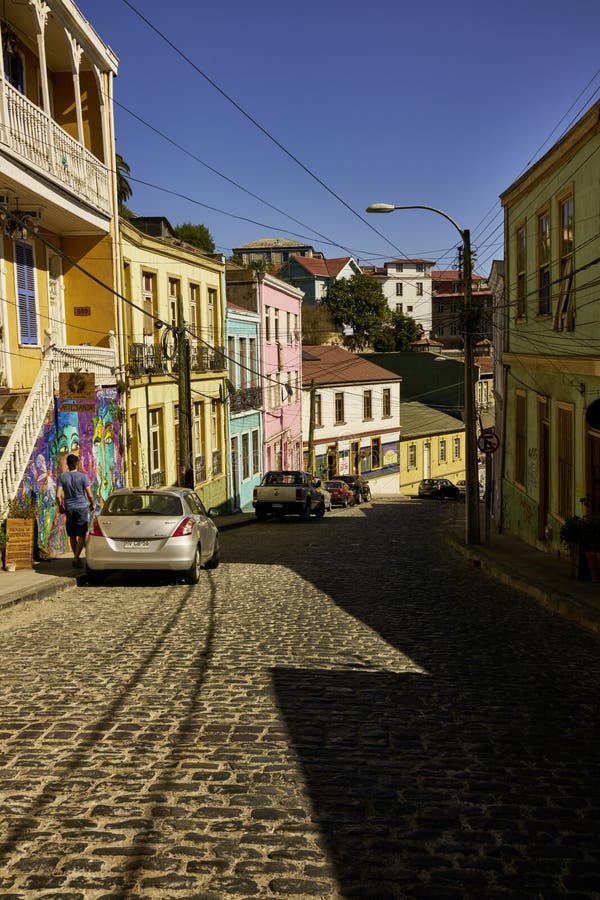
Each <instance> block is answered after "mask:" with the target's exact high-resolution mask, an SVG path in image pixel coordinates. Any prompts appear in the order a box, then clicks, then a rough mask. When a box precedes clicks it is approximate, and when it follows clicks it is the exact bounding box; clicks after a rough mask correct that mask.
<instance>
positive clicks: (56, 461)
mask: <svg viewBox="0 0 600 900" xmlns="http://www.w3.org/2000/svg"><path fill="white" fill-rule="evenodd" d="M90 406H94V404H85V405H83V407H79V408H78V406H77V404H75V403H73V404H67V403H61V402H60V401H59V400H58V399H57V400H56V402H55V406H54V409H53V410H52V411H51V412H50V413H49V414H48V417H47V419H46V422H45V424H44V427H43V429H42V434H41V435H40V437H39V438H38V441H37V443H36V446H35V450H34V452H33V454H32V457H31V461H30V463H29V466H28V469H27V472H26V474H25V477H24V478H23V481H22V482H21V485H20V488H19V491H18V494H17V500H18V501H20V502H24V501H26V500H27V499H35V501H36V503H37V510H38V515H37V546H38V548H39V551H40V552H41V553H42V554H43V555H44V556H46V557H53V556H56V555H57V554H59V553H64V552H66V551H67V550H68V547H69V542H68V538H67V536H66V532H65V522H64V516H60V515H59V514H58V509H57V506H56V479H57V478H58V476H59V475H60V473H61V472H64V471H66V468H67V463H66V459H67V456H68V455H69V453H76V454H77V455H78V456H79V468H80V470H81V471H82V472H85V474H86V475H87V476H88V478H89V480H90V485H91V488H92V493H93V495H94V498H95V501H96V509H99V508H100V506H101V505H102V503H103V502H104V500H106V498H107V497H108V495H109V494H110V492H111V491H112V490H114V489H115V488H118V487H122V484H123V466H122V456H121V445H120V439H119V438H120V420H119V395H118V392H117V390H116V389H109V388H105V389H102V390H97V391H96V403H95V409H90V408H89V407H90Z"/></svg>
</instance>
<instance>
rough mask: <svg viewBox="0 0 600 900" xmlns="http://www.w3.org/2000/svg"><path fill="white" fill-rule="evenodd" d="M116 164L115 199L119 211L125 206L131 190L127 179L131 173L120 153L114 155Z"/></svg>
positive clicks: (131, 192)
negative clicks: (117, 202)
mask: <svg viewBox="0 0 600 900" xmlns="http://www.w3.org/2000/svg"><path fill="white" fill-rule="evenodd" d="M115 161H116V166H117V200H118V201H119V211H120V210H121V207H124V206H125V202H126V201H127V200H129V198H130V197H131V195H132V194H133V191H132V189H131V185H130V184H129V182H128V181H127V176H128V175H129V174H130V173H131V169H130V168H129V166H128V164H127V163H126V162H125V160H124V159H123V157H122V156H121V154H120V153H117V154H116V156H115Z"/></svg>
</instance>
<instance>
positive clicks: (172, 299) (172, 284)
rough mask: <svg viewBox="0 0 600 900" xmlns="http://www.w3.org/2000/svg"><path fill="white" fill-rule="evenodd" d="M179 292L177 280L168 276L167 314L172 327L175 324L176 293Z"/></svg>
mask: <svg viewBox="0 0 600 900" xmlns="http://www.w3.org/2000/svg"><path fill="white" fill-rule="evenodd" d="M178 294H179V281H178V280H177V279H176V278H169V315H170V317H171V325H172V326H173V328H175V327H176V326H177V295H178Z"/></svg>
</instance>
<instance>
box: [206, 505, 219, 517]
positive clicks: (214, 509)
mask: <svg viewBox="0 0 600 900" xmlns="http://www.w3.org/2000/svg"><path fill="white" fill-rule="evenodd" d="M206 514H207V515H208V518H209V519H214V518H215V516H218V515H219V510H218V509H217V507H216V506H211V507H210V509H208V510H207V511H206Z"/></svg>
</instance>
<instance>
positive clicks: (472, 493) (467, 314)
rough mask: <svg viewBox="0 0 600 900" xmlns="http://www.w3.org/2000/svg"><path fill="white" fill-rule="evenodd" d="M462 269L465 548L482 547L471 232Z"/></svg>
mask: <svg viewBox="0 0 600 900" xmlns="http://www.w3.org/2000/svg"><path fill="white" fill-rule="evenodd" d="M462 239H463V266H464V279H465V303H464V319H465V323H464V341H465V454H466V466H465V469H466V473H465V474H466V479H467V493H466V496H465V506H466V510H465V512H466V517H465V518H466V522H465V525H466V534H465V539H466V543H467V544H479V543H481V534H480V530H479V470H478V463H477V422H476V418H475V361H474V358H473V323H474V315H473V268H472V266H473V261H472V257H471V232H470V231H469V229H468V228H465V229H463V231H462Z"/></svg>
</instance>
